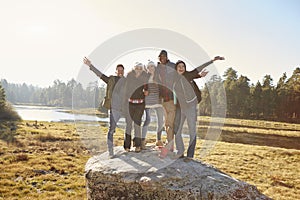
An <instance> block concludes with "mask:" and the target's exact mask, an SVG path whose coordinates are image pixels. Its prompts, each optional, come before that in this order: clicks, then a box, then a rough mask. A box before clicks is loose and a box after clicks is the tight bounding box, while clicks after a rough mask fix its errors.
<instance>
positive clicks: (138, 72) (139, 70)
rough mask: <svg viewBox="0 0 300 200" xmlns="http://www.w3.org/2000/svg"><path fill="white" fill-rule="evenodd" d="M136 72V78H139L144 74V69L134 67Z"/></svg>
mask: <svg viewBox="0 0 300 200" xmlns="http://www.w3.org/2000/svg"><path fill="white" fill-rule="evenodd" d="M134 71H135V74H136V76H137V77H138V76H140V75H141V74H142V72H143V67H140V66H135V67H134Z"/></svg>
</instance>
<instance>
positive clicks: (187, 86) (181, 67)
mask: <svg viewBox="0 0 300 200" xmlns="http://www.w3.org/2000/svg"><path fill="white" fill-rule="evenodd" d="M216 60H224V58H223V57H220V56H216V57H215V58H214V59H213V60H211V61H209V62H207V63H204V64H203V65H201V66H199V67H197V68H195V69H194V70H192V71H186V65H185V63H184V62H183V61H178V62H176V64H175V69H176V72H177V73H175V74H174V83H173V92H174V96H175V97H174V100H175V104H176V115H175V127H174V130H175V144H176V149H177V155H176V157H178V158H180V157H183V156H184V143H183V139H182V127H183V123H184V121H185V120H187V125H188V129H189V134H190V140H189V146H188V149H187V158H193V157H194V153H195V147H196V139H197V135H196V123H197V104H198V103H199V102H200V100H201V96H200V97H199V92H198V91H200V90H199V88H198V86H197V84H196V83H195V82H194V81H193V80H194V79H196V78H200V77H205V76H206V75H207V73H208V72H207V71H204V70H203V69H204V68H205V67H207V66H208V65H210V64H212V63H213V62H214V61H216ZM202 70H203V71H202ZM200 95H201V93H200Z"/></svg>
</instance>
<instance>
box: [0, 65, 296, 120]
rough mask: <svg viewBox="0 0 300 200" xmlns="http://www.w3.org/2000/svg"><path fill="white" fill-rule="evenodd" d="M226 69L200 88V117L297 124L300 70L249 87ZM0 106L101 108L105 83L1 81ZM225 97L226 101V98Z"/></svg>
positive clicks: (229, 69)
mask: <svg viewBox="0 0 300 200" xmlns="http://www.w3.org/2000/svg"><path fill="white" fill-rule="evenodd" d="M237 74H238V72H237V71H236V70H234V69H233V68H228V69H227V70H226V71H225V73H224V75H223V79H222V77H219V76H216V75H215V76H212V78H211V80H209V81H208V82H207V83H206V86H205V87H204V88H203V89H202V101H201V103H200V104H199V112H200V114H201V115H212V114H214V115H218V114H219V113H218V112H220V111H222V110H225V109H226V116H227V117H234V118H244V119H266V120H278V121H287V122H299V121H300V68H299V67H298V68H296V69H295V70H294V71H293V74H292V76H291V77H289V78H288V77H287V75H286V73H284V74H283V75H282V76H281V77H280V79H279V80H278V82H277V84H276V85H274V84H273V79H272V77H271V76H270V75H265V76H264V77H263V80H262V82H260V81H258V82H257V83H256V84H250V79H249V78H248V77H247V76H244V75H240V76H238V75H237ZM1 85H2V87H1V88H2V89H1V90H2V92H1V90H0V92H1V93H3V94H1V93H0V97H1V99H2V100H1V99H0V107H1V106H2V104H3V100H5V98H6V99H7V100H8V101H9V102H11V103H13V104H18V103H25V104H40V105H46V106H59V107H73V108H87V107H98V106H99V109H100V110H102V111H105V110H104V109H103V108H102V107H101V101H102V100H103V98H104V96H105V86H106V85H105V84H102V85H101V86H98V84H97V82H91V83H90V84H89V85H88V86H87V87H86V88H83V86H82V85H81V84H80V83H78V82H76V81H75V80H74V79H72V80H70V81H68V82H67V83H64V82H62V81H60V80H55V81H54V82H53V85H52V86H49V87H47V88H40V87H36V86H32V85H27V84H26V83H23V84H14V83H8V82H7V81H6V80H5V79H2V80H1ZM3 97H4V98H3ZM225 97H226V98H225Z"/></svg>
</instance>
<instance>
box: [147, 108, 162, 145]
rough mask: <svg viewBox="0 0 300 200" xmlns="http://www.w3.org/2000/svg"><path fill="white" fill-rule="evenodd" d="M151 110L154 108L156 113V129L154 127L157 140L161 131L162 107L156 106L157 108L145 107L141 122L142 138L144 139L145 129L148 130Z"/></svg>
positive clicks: (159, 138)
mask: <svg viewBox="0 0 300 200" xmlns="http://www.w3.org/2000/svg"><path fill="white" fill-rule="evenodd" d="M151 110H155V113H156V120H157V129H156V133H157V135H156V138H157V140H161V132H162V130H163V126H164V118H163V117H164V110H163V107H157V108H146V109H145V114H146V118H145V121H144V124H143V128H142V139H143V140H144V139H146V135H147V131H148V126H149V124H150V122H151V115H150V114H151Z"/></svg>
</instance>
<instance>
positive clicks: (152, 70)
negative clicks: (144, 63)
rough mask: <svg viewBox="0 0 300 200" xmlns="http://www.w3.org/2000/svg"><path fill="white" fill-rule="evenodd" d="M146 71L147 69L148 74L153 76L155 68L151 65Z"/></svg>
mask: <svg viewBox="0 0 300 200" xmlns="http://www.w3.org/2000/svg"><path fill="white" fill-rule="evenodd" d="M147 69H148V72H149V73H151V74H153V73H154V72H155V67H154V66H153V65H149V66H148V68H147Z"/></svg>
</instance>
